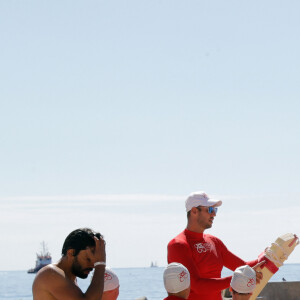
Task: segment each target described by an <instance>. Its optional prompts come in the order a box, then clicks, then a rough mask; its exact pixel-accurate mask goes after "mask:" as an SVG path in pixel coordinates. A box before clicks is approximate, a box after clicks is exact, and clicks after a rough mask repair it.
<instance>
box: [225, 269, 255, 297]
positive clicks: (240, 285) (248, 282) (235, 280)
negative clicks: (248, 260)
mask: <svg viewBox="0 0 300 300" xmlns="http://www.w3.org/2000/svg"><path fill="white" fill-rule="evenodd" d="M230 286H231V288H232V289H233V290H235V291H236V292H238V293H242V294H248V293H252V292H253V291H254V289H255V286H256V273H255V271H254V270H253V269H252V268H251V267H249V266H247V265H246V266H241V267H239V268H237V269H236V270H235V271H234V273H233V276H232V278H231V283H230Z"/></svg>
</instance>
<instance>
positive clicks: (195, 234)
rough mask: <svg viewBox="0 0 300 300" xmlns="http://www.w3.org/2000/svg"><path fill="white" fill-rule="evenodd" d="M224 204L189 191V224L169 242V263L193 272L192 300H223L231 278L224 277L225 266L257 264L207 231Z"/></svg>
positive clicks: (233, 268) (203, 194) (231, 267)
mask: <svg viewBox="0 0 300 300" xmlns="http://www.w3.org/2000/svg"><path fill="white" fill-rule="evenodd" d="M221 205H222V201H220V200H215V199H211V198H209V197H208V196H207V194H206V193H204V192H195V193H192V194H190V195H189V197H188V198H187V200H186V202H185V206H186V211H187V219H188V221H187V227H186V229H185V230H184V231H183V232H181V233H180V234H179V235H177V236H176V237H175V238H173V239H172V240H171V241H170V242H169V244H168V263H171V262H178V263H181V264H183V265H184V266H185V267H186V268H187V269H188V270H189V272H190V276H191V292H190V296H189V298H188V299H189V300H221V299H222V295H221V291H222V290H224V289H226V288H228V287H229V285H230V281H231V276H229V277H225V278H221V271H222V269H223V266H225V267H227V268H228V269H230V270H232V271H234V270H235V269H236V268H237V267H239V266H242V265H245V264H247V265H250V266H254V265H255V264H256V263H257V260H254V261H251V262H248V263H247V262H245V261H244V260H242V259H240V258H239V257H237V256H236V255H234V254H233V253H232V252H230V251H229V250H228V249H227V248H226V246H225V245H224V244H223V242H222V241H221V240H220V239H218V238H217V237H215V236H213V235H210V234H204V231H205V230H206V229H208V228H211V227H212V224H213V221H214V218H215V216H216V213H217V210H218V207H219V206H221ZM259 276H261V275H260V274H259ZM258 279H259V278H258Z"/></svg>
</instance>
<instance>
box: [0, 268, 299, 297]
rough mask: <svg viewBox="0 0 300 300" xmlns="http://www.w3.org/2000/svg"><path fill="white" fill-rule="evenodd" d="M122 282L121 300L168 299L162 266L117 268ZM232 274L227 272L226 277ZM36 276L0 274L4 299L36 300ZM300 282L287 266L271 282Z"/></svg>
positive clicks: (295, 271)
mask: <svg viewBox="0 0 300 300" xmlns="http://www.w3.org/2000/svg"><path fill="white" fill-rule="evenodd" d="M113 270H114V271H115V273H116V274H117V275H118V277H119V281H120V295H119V298H118V299H119V300H134V299H137V298H139V297H142V296H146V297H147V299H148V300H155V299H157V300H158V299H160V300H161V299H164V298H165V297H166V292H165V289H164V285H163V271H164V268H162V267H154V268H114V269H113ZM231 274H232V271H230V270H228V269H224V270H223V272H222V277H224V276H229V275H231ZM34 277H35V274H27V272H26V271H0V300H32V292H31V286H32V282H33V279H34ZM283 278H284V279H285V280H286V281H300V264H285V265H283V266H282V267H281V268H280V269H279V271H278V272H277V273H276V274H275V275H274V276H273V277H272V278H271V280H270V281H282V280H283ZM78 284H79V286H80V288H81V289H82V290H83V291H85V290H86V289H87V287H88V286H89V284H90V277H88V278H87V279H84V280H83V279H79V280H78Z"/></svg>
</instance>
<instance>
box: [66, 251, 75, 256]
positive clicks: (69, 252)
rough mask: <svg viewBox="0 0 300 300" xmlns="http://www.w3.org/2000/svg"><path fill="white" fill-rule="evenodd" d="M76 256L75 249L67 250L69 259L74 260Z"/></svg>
mask: <svg viewBox="0 0 300 300" xmlns="http://www.w3.org/2000/svg"><path fill="white" fill-rule="evenodd" d="M74 256H75V249H68V250H67V257H68V258H72V257H74Z"/></svg>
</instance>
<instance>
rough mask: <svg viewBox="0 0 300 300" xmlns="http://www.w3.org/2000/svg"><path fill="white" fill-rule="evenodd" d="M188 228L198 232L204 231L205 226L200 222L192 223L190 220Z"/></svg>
mask: <svg viewBox="0 0 300 300" xmlns="http://www.w3.org/2000/svg"><path fill="white" fill-rule="evenodd" d="M186 229H187V230H189V231H193V232H197V233H204V230H205V229H204V228H202V227H200V226H199V225H198V224H192V223H190V222H188V224H187V226H186Z"/></svg>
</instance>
